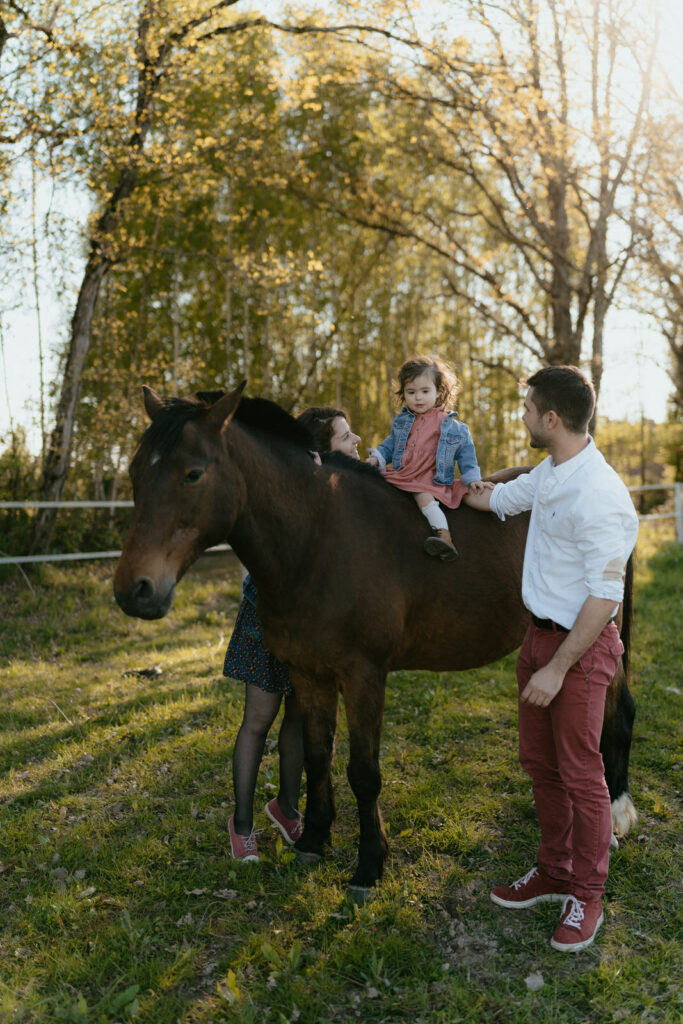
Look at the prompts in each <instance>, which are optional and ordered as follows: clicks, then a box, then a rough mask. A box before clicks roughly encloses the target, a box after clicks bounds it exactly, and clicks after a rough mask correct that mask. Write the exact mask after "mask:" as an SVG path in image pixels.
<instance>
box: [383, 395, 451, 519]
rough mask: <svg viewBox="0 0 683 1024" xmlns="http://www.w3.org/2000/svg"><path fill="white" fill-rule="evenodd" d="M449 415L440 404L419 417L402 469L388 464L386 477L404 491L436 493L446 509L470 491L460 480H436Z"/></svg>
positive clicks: (411, 434) (414, 426)
mask: <svg viewBox="0 0 683 1024" xmlns="http://www.w3.org/2000/svg"><path fill="white" fill-rule="evenodd" d="M446 416H447V413H445V412H444V411H443V409H439V408H437V407H435V408H433V409H429V410H428V412H423V413H420V414H419V415H418V416H416V417H415V422H414V423H413V425H412V427H411V428H410V434H409V435H408V440H407V442H406V450H405V452H404V453H403V458H402V459H401V469H400V470H399V472H396V470H395V469H394V467H393V466H387V468H386V471H385V474H384V476H385V479H387V480H388V481H389V483H390V484H393V485H394V487H398V489H399V490H400V491H410V492H411V493H412V494H416V493H418V492H420V491H421V492H423V493H425V494H433V495H434V497H435V498H436V499H437V501H440V502H442V504H444V505H445V506H446V508H457V507H458V505H459V504H460V502H461V501H462V499H463V496H464V495H465V494H467V487H466V486H465V484H463V483H461V482H460V480H454V481H453V483H452V484H451V485H450V486H448V487H447V486H445V485H443V484H435V483H434V476H435V474H436V449H437V447H438V444H439V438H440V436H441V424H442V423H443V421H444V420H445V419H446Z"/></svg>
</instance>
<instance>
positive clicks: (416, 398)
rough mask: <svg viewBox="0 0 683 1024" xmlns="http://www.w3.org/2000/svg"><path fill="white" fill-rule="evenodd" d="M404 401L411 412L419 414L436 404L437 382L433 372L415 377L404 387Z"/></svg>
mask: <svg viewBox="0 0 683 1024" xmlns="http://www.w3.org/2000/svg"><path fill="white" fill-rule="evenodd" d="M403 401H404V402H405V404H406V405H407V406H408V408H409V409H410V411H411V412H413V413H415V415H416V416H418V415H419V414H420V413H421V412H428V411H429V410H430V409H433V408H434V406H435V405H436V384H435V383H434V378H433V376H432V374H431V373H421V374H420V376H419V377H413V379H412V380H409V381H408V383H407V384H406V386H405V387H404V388H403Z"/></svg>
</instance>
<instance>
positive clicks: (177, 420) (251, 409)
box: [133, 391, 314, 463]
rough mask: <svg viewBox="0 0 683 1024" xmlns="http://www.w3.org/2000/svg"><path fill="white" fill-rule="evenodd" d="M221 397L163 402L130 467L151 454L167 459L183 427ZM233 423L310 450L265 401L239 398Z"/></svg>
mask: <svg viewBox="0 0 683 1024" xmlns="http://www.w3.org/2000/svg"><path fill="white" fill-rule="evenodd" d="M225 394H226V392H225V391H197V392H196V394H195V397H194V398H167V399H166V400H165V401H164V403H163V408H162V410H161V412H160V413H159V415H158V416H157V417H156V418H155V419H153V420H152V422H151V423H150V424H149V426H148V427H147V429H146V431H145V432H144V434H143V435H142V437H141V439H140V443H139V445H138V448H137V451H136V453H135V457H134V459H133V463H136V462H138V461H140V462H146V461H148V460H149V459H150V458H151V456H152V454H154V453H156V454H158V455H160V456H161V457H162V458H164V457H166V456H168V455H170V453H171V452H172V451H173V450H174V449H175V448H176V447H177V446H178V444H179V443H180V438H181V435H182V432H183V428H184V427H185V424H186V423H188V422H190V421H191V420H195V419H197V418H198V417H199V416H201V415H202V414H203V413H205V412H206V411H207V410H208V409H210V408H211V406H212V405H213V404H214V403H215V402H217V401H218V399H219V398H222V397H223V395H225ZM235 420H236V421H237V422H238V423H240V424H241V425H242V426H245V427H250V428H252V429H256V430H262V431H264V432H265V433H266V434H270V435H272V436H273V437H274V438H276V439H277V440H279V441H289V442H290V443H291V444H294V445H296V446H297V447H299V448H303V449H304V450H305V451H310V450H311V449H312V448H313V447H314V442H313V438H312V437H311V434H310V433H309V431H308V430H307V429H306V427H304V425H303V424H302V423H299V421H298V420H296V419H294V417H293V416H290V415H289V413H288V412H285V410H284V409H282V408H280V406H279V405H276V404H275V402H269V401H268V399H266V398H242V399H241V400H240V403H239V405H238V407H237V411H236V412H235Z"/></svg>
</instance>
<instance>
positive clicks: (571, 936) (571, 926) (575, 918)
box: [550, 896, 605, 953]
mask: <svg viewBox="0 0 683 1024" xmlns="http://www.w3.org/2000/svg"><path fill="white" fill-rule="evenodd" d="M604 919H605V915H604V914H603V912H602V901H601V900H577V898H576V896H568V897H567V899H566V900H565V902H564V906H563V907H562V918H561V920H560V923H559V924H558V926H557V928H556V929H555V934H554V935H553V937H552V939H551V940H550V945H551V946H552V947H553V949H559V950H560V952H561V953H578V951H579V950H580V949H585V948H586V946H590V944H591V943H592V941H593V939H594V938H595V936H596V935H597V932H598V928H599V927H600V925H601V924H602V922H603V921H604Z"/></svg>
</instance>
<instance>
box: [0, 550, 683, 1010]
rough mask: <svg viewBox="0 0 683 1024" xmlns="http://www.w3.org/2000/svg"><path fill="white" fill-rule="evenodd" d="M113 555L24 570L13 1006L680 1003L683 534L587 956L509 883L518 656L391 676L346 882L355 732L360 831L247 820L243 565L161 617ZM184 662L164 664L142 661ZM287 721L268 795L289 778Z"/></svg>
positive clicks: (7, 642) (4, 833)
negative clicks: (251, 826)
mask: <svg viewBox="0 0 683 1024" xmlns="http://www.w3.org/2000/svg"><path fill="white" fill-rule="evenodd" d="M111 571H112V569H111V566H108V567H107V568H106V569H105V568H104V567H102V566H98V567H95V568H79V569H70V570H55V569H50V568H45V569H43V570H42V571H41V573H40V574H39V575H38V576H36V577H32V579H31V582H30V585H29V583H27V582H26V581H25V580H24V579H23V578H22V577H21V576H20V575H19V574H18V573H16V572H13V573H12V574H10V575H8V576H7V577H6V578H5V580H4V582H3V583H2V584H1V586H0V619H1V623H2V624H1V625H0V634H1V636H0V640H1V645H2V646H1V649H0V658H1V659H2V660H1V662H0V667H1V672H2V694H3V701H2V706H1V708H0V862H1V863H0V914H1V919H0V920H1V924H0V1021H2V1022H5V1021H7V1022H40V1024H53V1022H60V1021H65V1022H74V1024H99V1022H112V1024H113V1022H125V1021H129V1020H136V1021H141V1022H144V1024H147V1022H150V1024H151V1022H154V1024H176V1022H181V1024H204V1022H206V1024H208V1022H244V1024H251V1022H254V1024H256V1022H259V1024H261V1022H276V1024H285V1022H295V1021H299V1022H300V1024H326V1022H333V1021H354V1020H358V1021H362V1022H373V1024H379V1022H387V1024H389V1022H399V1021H411V1022H414V1024H421V1022H422V1024H426V1022H433V1024H454V1022H458V1021H463V1022H489V1021H503V1022H510V1024H513V1022H520V1024H521V1022H528V1021H534V1022H553V1024H554V1022H558V1024H560V1022H561V1024H565V1022H566V1024H575V1022H576V1024H578V1022H584V1021H585V1022H603V1021H605V1022H606V1021H627V1022H631V1021H643V1022H647V1021H657V1022H668V1021H671V1022H672V1024H673V1022H674V1021H676V1022H678V1021H679V1020H680V1019H681V1012H682V1010H683V1007H682V1006H681V1002H680V999H681V995H680V993H681V989H680V980H681V976H680V966H681V962H682V959H683V958H682V955H681V921H680V905H681V886H680V882H681V851H680V842H681V829H680V823H679V822H680V818H679V808H680V788H681V775H680V761H677V744H678V743H679V742H680V727H679V726H678V721H679V718H678V715H679V709H680V703H681V691H682V690H683V678H682V677H683V668H682V664H683V657H682V650H681V632H682V631H681V619H682V616H681V610H682V609H681V593H682V592H683V548H680V547H676V545H674V544H672V543H661V542H660V546H659V549H658V545H657V543H655V542H653V541H651V540H650V541H648V540H645V542H644V544H643V546H642V548H641V551H640V558H639V566H638V577H637V591H636V621H635V648H634V656H633V669H634V671H633V691H634V695H635V698H636V702H637V705H638V716H637V720H636V733H635V740H634V747H633V753H632V769H631V789H632V793H633V796H634V800H635V803H636V806H637V808H638V810H639V813H640V821H639V823H638V825H637V826H636V828H635V830H634V831H633V833H632V834H631V835H630V836H629V837H627V838H626V839H625V840H624V841H623V842H622V844H621V847H620V849H619V850H618V851H617V852H616V853H615V854H614V855H613V858H612V865H611V872H610V878H609V882H608V891H607V898H606V921H605V926H604V929H603V930H602V931H601V933H600V936H599V938H598V940H597V941H596V943H595V944H594V946H593V947H591V948H590V949H589V950H587V951H585V952H583V953H581V954H578V955H576V956H568V955H562V954H558V953H555V952H553V951H552V950H551V949H550V947H549V945H548V940H549V938H550V935H551V933H552V930H553V927H554V924H555V921H556V918H557V915H558V911H559V907H558V906H557V905H547V906H542V907H540V908H537V909H536V910H532V911H524V912H518V913H514V914H511V913H510V912H506V911H504V910H501V909H500V908H497V907H495V906H494V905H493V904H492V903H491V902H490V900H489V898H488V890H489V888H490V887H491V886H492V885H493V884H498V883H500V882H502V881H509V880H510V879H513V878H516V877H518V876H519V875H521V874H523V873H524V872H525V871H526V870H527V869H528V868H529V867H530V866H531V864H532V863H533V857H534V852H535V848H536V842H537V825H536V821H535V816H534V812H533V807H532V804H531V795H530V787H529V784H528V781H527V779H526V777H525V776H523V774H522V772H521V770H520V768H519V766H518V764H517V760H516V707H515V697H514V694H515V685H514V657H510V658H507V659H505V660H504V661H503V662H499V663H497V664H495V665H491V666H488V667H487V668H484V669H480V670H476V671H472V672H466V673H461V674H457V675H456V674H449V673H442V674H437V675H434V674H429V673H419V672H410V673H408V672H403V673H397V674H395V675H394V676H392V677H391V678H390V681H389V686H388V693H387V708H386V718H385V728H384V734H383V747H382V767H383V791H382V798H381V802H382V808H383V812H384V816H385V819H386V821H387V825H388V828H389V834H390V841H391V858H390V862H389V865H388V870H387V874H386V877H385V880H384V882H383V883H382V885H381V887H380V888H379V889H378V892H377V897H376V899H374V900H373V901H372V902H370V903H368V904H367V905H366V906H364V907H363V908H361V909H359V908H358V907H356V906H354V905H352V904H350V903H349V902H348V901H347V900H346V899H345V895H344V891H345V890H344V885H345V880H346V879H347V878H348V876H349V873H350V869H351V866H352V863H353V858H354V850H355V843H356V837H357V826H356V815H355V804H354V802H353V799H352V797H351V793H350V790H349V788H348V785H347V783H346V778H345V763H346V748H347V741H346V733H345V728H344V724H343V718H342V721H341V722H340V729H339V735H338V743H337V757H336V783H335V784H336V792H337V802H338V811H339V813H338V819H337V822H336V824H335V829H334V833H333V842H334V849H333V850H331V851H330V853H329V855H328V857H327V859H326V860H325V861H324V863H323V864H322V866H321V867H320V868H316V869H313V870H312V869H310V868H303V867H301V866H299V865H298V864H297V863H296V862H295V860H294V858H293V856H292V854H291V853H290V852H289V851H287V850H284V849H283V848H282V844H281V842H280V841H277V842H276V841H275V833H274V832H272V830H270V829H269V828H267V822H266V819H265V815H263V814H262V813H261V812H259V815H258V818H257V824H258V826H260V828H262V829H263V831H262V833H260V835H259V844H260V846H261V847H262V848H263V849H264V850H265V851H266V853H267V856H266V858H265V859H264V861H263V862H262V863H261V864H258V865H237V864H235V863H234V862H233V861H231V859H230V856H229V844H228V843H227V841H226V830H227V819H228V816H229V814H230V810H231V783H230V757H231V753H232V743H233V741H234V737H235V734H236V732H237V728H238V725H239V722H240V718H241V705H242V692H241V689H240V687H239V686H238V685H236V684H234V683H232V682H230V681H229V680H226V679H224V678H222V676H221V674H220V670H221V665H222V656H223V652H224V649H225V645H226V641H227V638H228V636H229V633H230V629H231V626H232V622H233V620H234V615H235V612H236V609H237V605H238V601H239V575H238V571H237V566H236V564H235V563H234V562H231V561H230V559H229V558H222V559H220V560H212V561H208V560H204V561H203V562H202V563H201V565H200V567H198V569H197V570H196V571H193V572H192V573H191V574H190V575H189V576H188V577H187V578H186V579H185V580H184V581H183V583H182V584H181V585H180V587H179V590H178V595H177V598H176V604H175V606H174V609H173V611H172V612H171V614H170V615H169V616H168V618H167V619H164V620H162V621H159V622H154V623H143V622H138V621H133V620H130V619H127V618H125V617H124V616H123V614H121V613H120V612H119V611H118V609H117V608H116V606H115V604H114V601H113V597H112V594H111V579H110V577H111ZM156 667H158V668H159V669H160V674H158V675H156V676H154V677H149V676H145V675H139V674H132V673H137V672H140V671H141V670H149V669H153V668H156ZM275 737H276V731H275V730H274V736H273V741H272V742H271V741H269V751H268V753H267V756H266V758H265V760H264V764H263V767H262V771H261V775H260V779H259V784H260V789H259V792H258V794H257V799H258V806H259V807H261V806H262V804H263V803H264V802H265V801H266V800H267V799H269V798H270V796H271V795H272V793H273V792H274V790H275V785H276V777H277V757H276V750H275V742H274V740H275Z"/></svg>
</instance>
